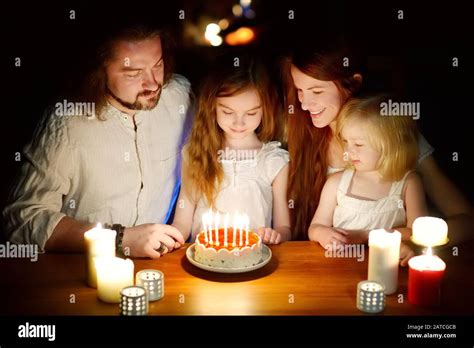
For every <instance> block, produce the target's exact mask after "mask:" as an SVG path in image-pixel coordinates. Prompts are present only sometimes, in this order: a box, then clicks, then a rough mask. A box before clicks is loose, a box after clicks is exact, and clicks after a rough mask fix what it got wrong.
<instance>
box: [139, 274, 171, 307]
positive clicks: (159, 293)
mask: <svg viewBox="0 0 474 348" xmlns="http://www.w3.org/2000/svg"><path fill="white" fill-rule="evenodd" d="M135 283H136V284H137V285H138V286H142V287H143V288H145V290H146V292H147V297H148V301H156V300H159V299H161V298H163V296H164V295H165V275H164V274H163V272H161V271H158V270H156V269H144V270H142V271H140V272H138V273H137V275H136V276H135Z"/></svg>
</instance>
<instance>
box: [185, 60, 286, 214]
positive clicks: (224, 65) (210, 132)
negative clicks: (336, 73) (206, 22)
mask: <svg viewBox="0 0 474 348" xmlns="http://www.w3.org/2000/svg"><path fill="white" fill-rule="evenodd" d="M236 58H238V60H236ZM217 61H218V63H217V64H216V65H215V66H213V68H212V71H211V72H210V74H209V75H208V76H207V78H206V79H205V80H204V82H203V84H202V85H201V87H200V89H199V91H200V93H198V97H197V107H196V108H197V110H196V114H195V117H194V121H193V126H192V130H191V134H190V138H189V141H188V143H187V144H186V146H185V150H184V156H183V180H184V183H185V185H184V189H185V190H186V193H187V195H188V196H189V197H191V199H193V200H194V201H195V202H196V201H197V200H198V199H200V198H201V197H203V198H204V199H205V200H206V201H207V204H208V205H209V206H210V207H212V206H214V201H215V197H216V193H217V192H219V189H220V185H221V183H222V182H223V179H224V171H223V168H222V165H221V164H220V162H219V156H218V154H219V150H222V149H223V148H224V146H225V136H224V132H223V131H222V129H221V128H220V127H219V125H218V123H217V116H216V99H217V98H219V97H230V96H233V95H237V94H239V93H242V92H244V91H245V90H248V89H255V91H256V92H257V94H258V96H259V98H260V101H261V104H262V109H263V110H262V111H263V115H262V121H261V123H260V125H259V127H258V128H257V130H256V131H255V132H256V134H257V136H258V138H259V139H260V141H262V142H264V143H265V142H268V141H270V140H272V139H273V138H274V136H275V134H277V132H278V120H277V115H278V101H277V97H276V90H275V87H274V86H272V85H271V83H270V80H269V78H268V75H267V73H266V71H265V69H264V68H263V65H262V63H261V62H259V61H257V60H256V59H255V58H254V57H253V56H250V55H243V56H224V57H222V58H219V59H218V60H217ZM237 61H238V63H239V66H235V63H236V62H237Z"/></svg>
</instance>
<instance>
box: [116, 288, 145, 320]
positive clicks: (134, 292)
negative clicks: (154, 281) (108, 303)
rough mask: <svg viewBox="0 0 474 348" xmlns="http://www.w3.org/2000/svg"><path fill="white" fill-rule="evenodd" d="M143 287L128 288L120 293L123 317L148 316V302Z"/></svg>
mask: <svg viewBox="0 0 474 348" xmlns="http://www.w3.org/2000/svg"><path fill="white" fill-rule="evenodd" d="M146 297H147V296H146V292H145V289H144V288H143V287H141V286H127V287H125V288H123V289H122V290H121V291H120V313H121V314H122V315H146V314H147V313H148V301H147V298H146Z"/></svg>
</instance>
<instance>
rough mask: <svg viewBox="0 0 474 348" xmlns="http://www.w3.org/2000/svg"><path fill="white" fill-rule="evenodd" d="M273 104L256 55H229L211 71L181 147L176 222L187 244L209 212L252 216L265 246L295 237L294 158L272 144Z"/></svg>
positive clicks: (175, 224) (267, 81)
mask: <svg viewBox="0 0 474 348" xmlns="http://www.w3.org/2000/svg"><path fill="white" fill-rule="evenodd" d="M236 58H237V60H236ZM236 62H238V64H236ZM275 105H277V102H276V96H275V92H274V90H273V89H272V87H271V85H270V83H269V80H268V78H267V76H266V74H265V72H264V70H263V69H262V67H261V65H259V64H257V63H256V62H255V61H254V60H253V59H252V58H251V57H247V56H241V57H224V58H221V59H219V65H217V66H214V67H213V70H212V71H211V72H210V74H209V75H208V76H207V78H206V80H205V82H204V84H203V86H202V88H201V90H200V94H199V96H198V103H197V112H196V115H195V119H194V122H193V126H192V131H191V135H190V139H189V142H188V143H187V144H186V146H185V148H184V150H183V166H182V187H181V192H180V195H179V198H178V202H177V207H176V212H175V217H174V221H173V224H172V225H173V226H175V227H176V228H177V229H178V230H179V231H180V232H181V233H182V234H183V236H184V238H185V240H186V239H188V237H189V236H190V235H191V240H194V239H195V237H196V235H197V234H198V233H199V232H200V231H202V230H203V226H202V222H201V221H202V215H203V214H204V213H206V212H207V211H208V210H209V209H212V210H213V211H214V212H216V211H217V212H219V213H220V214H221V216H222V214H226V213H229V214H230V216H232V214H234V213H236V212H238V213H245V214H247V215H248V216H249V218H250V228H251V229H252V230H254V231H255V232H257V233H258V234H259V235H260V236H261V237H262V239H263V241H264V243H268V244H277V243H280V242H281V241H284V240H289V239H290V237H291V231H290V227H289V226H290V217H289V209H288V205H287V202H286V188H287V179H288V162H289V158H288V153H287V151H285V150H283V149H281V148H280V143H278V142H276V141H271V140H272V139H274V137H275V134H276V133H277V124H278V122H277V120H276V108H275ZM221 220H222V219H221ZM221 222H222V221H221Z"/></svg>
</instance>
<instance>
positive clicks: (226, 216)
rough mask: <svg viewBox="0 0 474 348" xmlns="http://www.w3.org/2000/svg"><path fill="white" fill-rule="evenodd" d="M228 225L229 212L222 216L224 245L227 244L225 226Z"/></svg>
mask: <svg viewBox="0 0 474 348" xmlns="http://www.w3.org/2000/svg"><path fill="white" fill-rule="evenodd" d="M228 226H229V213H227V214H225V218H224V246H225V247H226V246H227V227H228Z"/></svg>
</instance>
